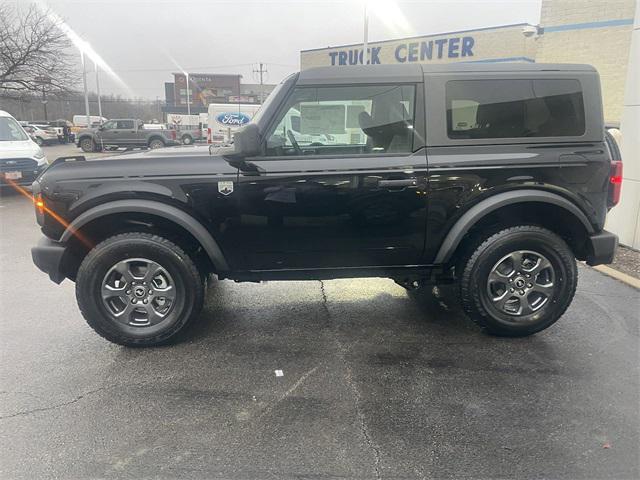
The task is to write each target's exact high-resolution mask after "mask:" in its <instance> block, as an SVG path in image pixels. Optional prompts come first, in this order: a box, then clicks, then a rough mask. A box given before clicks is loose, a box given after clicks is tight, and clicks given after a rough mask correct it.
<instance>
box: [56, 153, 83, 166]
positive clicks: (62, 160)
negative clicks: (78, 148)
mask: <svg viewBox="0 0 640 480" xmlns="http://www.w3.org/2000/svg"><path fill="white" fill-rule="evenodd" d="M68 160H73V161H74V162H86V161H87V159H86V158H85V156H84V155H72V156H69V157H58V158H56V159H55V160H54V161H53V162H52V163H51V164H50V165H49V166H50V167H53V166H54V165H57V164H59V163H65V162H67V161H68Z"/></svg>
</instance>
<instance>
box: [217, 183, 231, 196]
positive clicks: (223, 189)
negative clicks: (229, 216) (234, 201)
mask: <svg viewBox="0 0 640 480" xmlns="http://www.w3.org/2000/svg"><path fill="white" fill-rule="evenodd" d="M218 192H220V193H221V194H223V195H230V194H232V193H233V182H218Z"/></svg>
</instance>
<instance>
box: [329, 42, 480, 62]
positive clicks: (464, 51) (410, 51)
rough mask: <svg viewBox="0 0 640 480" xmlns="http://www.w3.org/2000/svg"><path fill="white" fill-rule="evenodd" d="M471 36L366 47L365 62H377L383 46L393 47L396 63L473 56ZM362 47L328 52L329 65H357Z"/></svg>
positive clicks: (360, 60) (360, 57) (360, 59)
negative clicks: (367, 54)
mask: <svg viewBox="0 0 640 480" xmlns="http://www.w3.org/2000/svg"><path fill="white" fill-rule="evenodd" d="M474 44H475V40H474V38H473V37H452V38H439V39H437V40H423V41H420V42H409V43H400V44H398V45H396V46H393V45H387V46H379V47H373V48H368V49H367V51H368V52H369V60H368V62H367V63H371V64H374V65H375V64H379V63H381V62H380V52H381V51H382V49H383V48H393V55H394V58H395V60H396V62H398V63H405V62H424V61H425V60H433V59H434V58H438V59H441V58H445V57H447V58H460V57H473V45H474ZM363 52H364V50H363V49H362V48H360V49H358V48H354V49H350V50H336V51H333V52H329V58H330V59H331V65H334V66H335V65H358V64H362V54H363Z"/></svg>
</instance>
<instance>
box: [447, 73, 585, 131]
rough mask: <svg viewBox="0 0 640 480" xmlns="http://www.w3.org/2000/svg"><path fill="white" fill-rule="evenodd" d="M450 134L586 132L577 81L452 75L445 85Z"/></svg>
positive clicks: (579, 87)
mask: <svg viewBox="0 0 640 480" xmlns="http://www.w3.org/2000/svg"><path fill="white" fill-rule="evenodd" d="M446 97H447V98H446V102H447V134H448V136H449V138H451V139H456V140H458V139H476V138H521V137H567V136H580V135H583V134H584V132H585V118H584V102H583V98H582V89H581V86H580V82H578V81H577V80H570V79H567V80H562V79H560V80H555V79H554V80H547V79H538V80H533V79H531V80H453V81H450V82H447V85H446Z"/></svg>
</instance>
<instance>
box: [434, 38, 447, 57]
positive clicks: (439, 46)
mask: <svg viewBox="0 0 640 480" xmlns="http://www.w3.org/2000/svg"><path fill="white" fill-rule="evenodd" d="M445 43H447V39H446V38H440V39H438V40H436V45H437V46H438V58H442V47H444V44H445Z"/></svg>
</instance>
